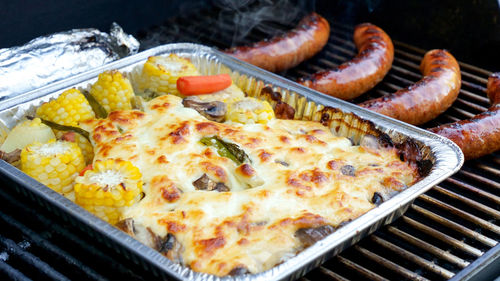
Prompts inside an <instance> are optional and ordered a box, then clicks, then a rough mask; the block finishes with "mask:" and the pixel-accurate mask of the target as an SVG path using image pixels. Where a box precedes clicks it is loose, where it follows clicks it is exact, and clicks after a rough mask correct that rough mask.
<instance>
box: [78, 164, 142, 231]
mask: <svg viewBox="0 0 500 281" xmlns="http://www.w3.org/2000/svg"><path fill="white" fill-rule="evenodd" d="M82 168H83V167H82ZM75 182H76V184H75V187H74V189H75V202H76V203H77V204H78V205H80V206H82V207H84V208H85V209H87V210H88V211H90V212H91V213H93V214H95V215H97V216H98V217H100V218H101V219H103V220H105V221H107V222H109V223H111V224H114V223H116V222H118V220H119V218H120V216H121V214H122V212H123V210H124V208H126V207H128V206H131V205H132V204H134V203H136V202H138V201H139V199H140V197H141V193H142V175H141V172H140V171H139V169H138V168H137V167H135V166H134V165H133V164H132V163H130V162H129V161H123V160H115V159H107V160H103V161H99V160H98V161H95V162H94V164H93V169H89V170H87V171H85V172H84V174H83V176H79V177H77V178H76V180H75Z"/></svg>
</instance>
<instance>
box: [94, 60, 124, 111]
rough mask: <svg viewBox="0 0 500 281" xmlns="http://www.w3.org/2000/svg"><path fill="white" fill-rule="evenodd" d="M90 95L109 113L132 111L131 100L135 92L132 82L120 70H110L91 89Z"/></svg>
mask: <svg viewBox="0 0 500 281" xmlns="http://www.w3.org/2000/svg"><path fill="white" fill-rule="evenodd" d="M90 94H91V95H92V96H93V97H94V98H95V99H96V101H98V102H99V104H100V105H102V106H103V107H104V108H105V109H106V111H107V112H108V113H110V112H113V111H116V110H128V109H132V105H131V104H130V99H131V98H132V97H133V96H134V90H133V89H132V84H130V80H128V78H127V77H126V76H125V75H123V74H122V73H121V72H120V71H118V70H108V71H104V72H103V73H101V74H99V78H98V79H97V81H96V82H95V83H94V84H93V85H92V87H91V88H90Z"/></svg>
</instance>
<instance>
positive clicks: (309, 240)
mask: <svg viewBox="0 0 500 281" xmlns="http://www.w3.org/2000/svg"><path fill="white" fill-rule="evenodd" d="M334 231H335V227H333V226H331V225H322V226H319V227H308V228H300V229H298V230H297V231H295V236H296V237H297V238H299V240H300V242H301V243H302V245H303V246H304V247H305V248H307V247H309V246H311V245H312V244H314V243H316V242H317V241H319V240H321V239H323V238H325V237H326V236H328V235H330V234H331V233H333V232H334Z"/></svg>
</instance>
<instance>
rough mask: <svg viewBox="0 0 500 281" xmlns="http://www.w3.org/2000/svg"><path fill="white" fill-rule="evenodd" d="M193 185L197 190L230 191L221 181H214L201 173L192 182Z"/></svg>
mask: <svg viewBox="0 0 500 281" xmlns="http://www.w3.org/2000/svg"><path fill="white" fill-rule="evenodd" d="M193 186H194V187H195V188H196V189H197V190H208V191H212V190H216V191H218V192H227V191H230V189H229V187H227V185H225V184H224V183H222V182H215V181H213V180H212V179H210V178H209V177H208V176H207V174H203V176H201V177H200V178H199V179H197V180H195V181H194V182H193Z"/></svg>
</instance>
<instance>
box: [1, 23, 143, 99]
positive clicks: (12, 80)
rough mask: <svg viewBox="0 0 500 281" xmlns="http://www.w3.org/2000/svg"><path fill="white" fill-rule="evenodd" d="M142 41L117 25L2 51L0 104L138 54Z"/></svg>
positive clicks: (68, 33) (59, 35)
mask: <svg viewBox="0 0 500 281" xmlns="http://www.w3.org/2000/svg"><path fill="white" fill-rule="evenodd" d="M138 50H139V41H137V40H136V39H135V38H134V37H133V36H132V35H129V34H126V33H125V32H124V31H123V29H122V28H121V27H120V26H119V25H118V24H116V23H113V24H112V25H111V29H110V33H109V34H108V33H105V32H101V31H99V30H97V29H94V28H87V29H73V30H70V31H65V32H59V33H54V34H51V35H47V36H41V37H38V38H35V39H33V40H31V41H30V42H28V43H26V44H25V45H23V46H18V47H12V48H5V49H0V101H1V100H5V99H8V98H11V97H14V96H16V95H19V94H22V93H25V92H28V91H30V90H34V89H36V88H39V87H42V86H44V85H47V84H49V83H52V82H55V81H58V80H61V79H63V78H67V77H70V76H73V75H75V74H78V73H81V72H84V71H87V70H90V69H93V68H95V67H98V66H101V65H103V64H106V63H108V62H111V61H114V60H117V59H120V58H122V57H126V56H128V55H132V54H135V53H137V52H138Z"/></svg>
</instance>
